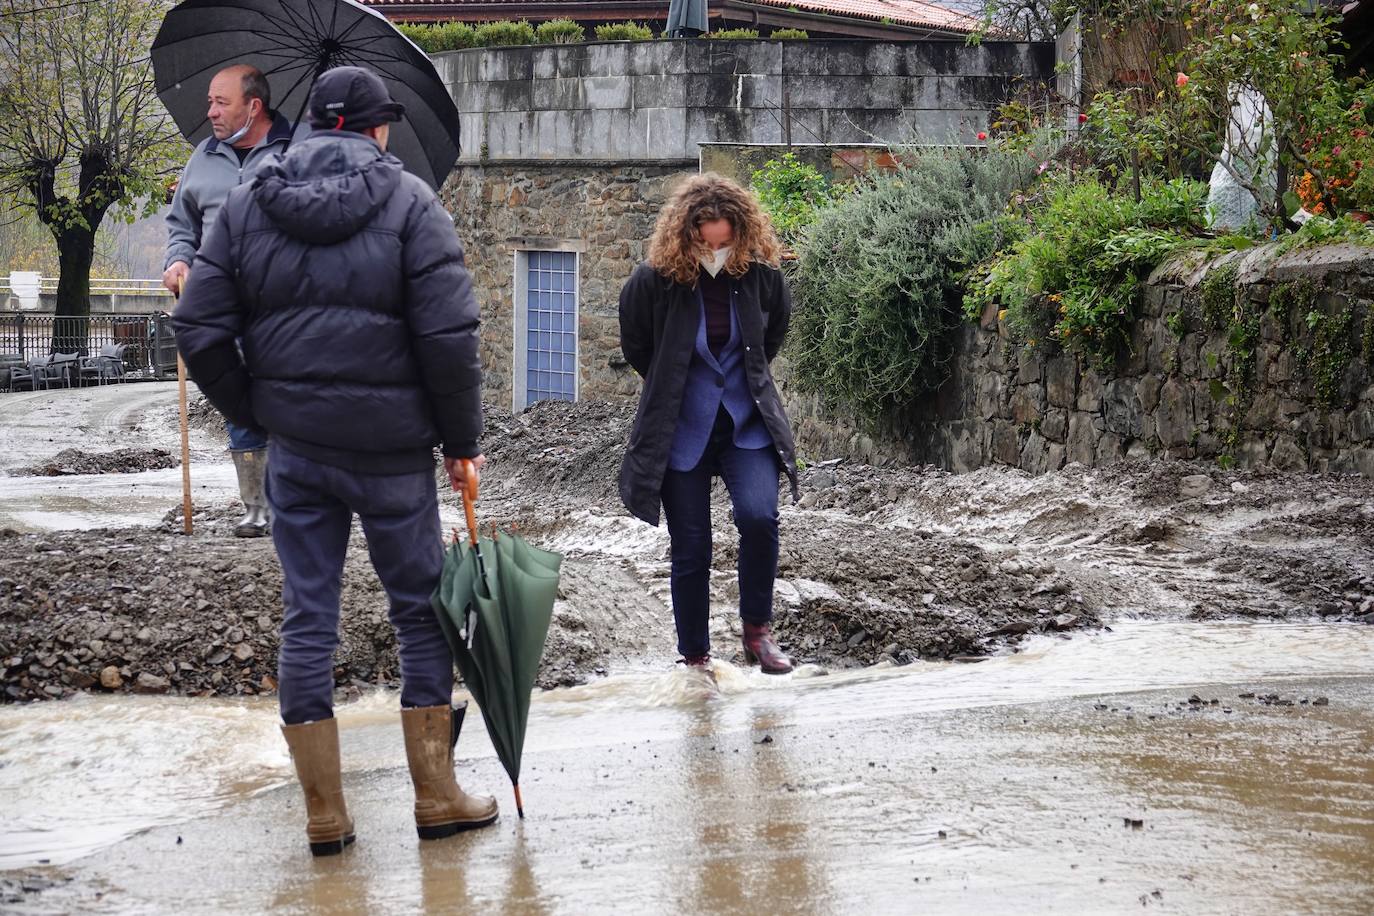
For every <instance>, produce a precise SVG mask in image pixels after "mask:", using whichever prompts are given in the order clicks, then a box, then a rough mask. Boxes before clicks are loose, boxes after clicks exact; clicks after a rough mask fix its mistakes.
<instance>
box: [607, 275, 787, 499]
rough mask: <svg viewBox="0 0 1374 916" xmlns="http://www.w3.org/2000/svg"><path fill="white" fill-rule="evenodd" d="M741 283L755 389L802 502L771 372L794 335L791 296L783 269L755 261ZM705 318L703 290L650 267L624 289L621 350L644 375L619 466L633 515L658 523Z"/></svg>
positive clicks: (739, 297) (748, 369)
mask: <svg viewBox="0 0 1374 916" xmlns="http://www.w3.org/2000/svg"><path fill="white" fill-rule="evenodd" d="M734 286H735V288H736V290H737V292H736V298H735V302H736V306H737V310H738V311H737V314H738V318H739V327H740V335H741V336H742V338H743V343H744V346H745V354H744V368H745V373H746V375H747V377H748V381H749V390H750V392H751V394H752V396H753V398H754V401H755V404H756V405H757V406H758V409H759V413H760V414H761V415H762V416H763V422H764V425H765V426H766V427H767V429H768V434H769V435H770V436H771V437H772V439H773V447H774V448H775V449H776V450H777V453H778V459H779V461H780V462H781V463H782V466H783V468H784V469H785V470H786V471H787V476H788V479H789V480H790V481H791V483H792V497H793V498H794V499H795V498H796V497H797V463H796V448H795V446H794V445H793V441H792V427H791V424H789V423H788V421H787V414H786V413H785V412H784V411H783V408H782V398H781V397H780V396H779V395H778V389H777V386H776V385H774V384H773V376H772V372H771V371H770V369H769V364H770V363H772V361H773V357H775V356H777V355H778V351H779V350H780V349H781V348H782V343H783V340H784V338H785V337H786V336H787V324H788V322H789V321H790V320H791V316H792V299H791V296H790V295H789V294H788V291H787V282H786V281H785V280H784V279H783V276H782V272H781V271H779V270H777V269H776V268H772V267H767V266H765V265H762V264H753V265H751V266H750V268H749V270H748V271H747V272H746V273H745V274H744V276H742V277H740V278H738V279H736V280H734ZM700 322H701V306H700V301H699V300H698V298H697V292H696V290H695V289H694V288H692V287H690V286H684V285H683V284H681V283H675V282H673V281H672V280H670V279H668V278H667V277H664V276H663V275H662V274H660V273H659V272H658V271H656V270H654V269H653V268H652V267H650V266H649V265H648V264H641V265H639V266H638V267H636V268H635V271H634V273H633V274H631V275H630V279H629V280H628V281H626V283H625V287H624V288H623V289H622V290H621V291H620V349H621V350H622V351H623V352H624V354H625V359H626V360H628V361H629V363H630V365H631V366H633V367H634V370H635V371H636V372H638V373H639V374H640V375H641V376H642V377H643V378H644V387H643V390H642V391H641V392H640V396H639V409H638V411H637V412H636V413H635V422H634V427H633V428H632V429H631V431H630V444H629V447H628V448H627V449H626V451H625V460H624V462H623V463H622V464H621V467H620V498H621V500H622V501H623V502H624V503H625V507H626V508H627V509H629V510H630V512H631V513H633V514H634V515H635V516H636V517H638V518H641V519H643V520H644V521H646V522H648V523H649V524H651V525H657V524H658V520H659V512H660V509H661V507H662V500H661V492H662V489H663V475H664V472H665V471H666V470H667V468H668V452H669V449H670V448H671V446H672V443H673V433H674V430H675V429H676V427H677V422H678V415H679V413H680V411H681V409H682V392H683V389H684V387H685V386H686V383H687V370H688V367H689V366H690V365H691V362H692V354H693V353H694V352H695V349H696V339H697V331H698V328H699V326H700Z"/></svg>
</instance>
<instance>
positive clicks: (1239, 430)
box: [791, 246, 1374, 476]
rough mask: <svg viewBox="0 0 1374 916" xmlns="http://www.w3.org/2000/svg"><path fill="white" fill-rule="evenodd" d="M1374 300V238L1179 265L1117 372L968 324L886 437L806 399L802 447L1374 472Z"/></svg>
mask: <svg viewBox="0 0 1374 916" xmlns="http://www.w3.org/2000/svg"><path fill="white" fill-rule="evenodd" d="M1218 270H1220V271H1227V272H1234V276H1235V284H1236V287H1237V288H1238V289H1239V291H1240V292H1239V295H1241V296H1243V297H1244V298H1245V300H1246V301H1247V302H1248V307H1249V308H1250V309H1252V310H1253V314H1255V315H1256V316H1257V317H1258V319H1259V322H1258V337H1257V342H1256V345H1255V347H1254V351H1253V353H1254V355H1253V363H1248V361H1247V363H1246V364H1248V365H1251V366H1252V369H1251V370H1250V371H1244V370H1245V365H1240V366H1238V365H1237V360H1244V359H1245V357H1244V356H1243V355H1241V351H1238V350H1237V349H1236V347H1235V345H1234V344H1233V342H1232V341H1231V339H1230V336H1231V334H1230V330H1229V328H1227V327H1223V326H1221V325H1222V322H1220V321H1209V320H1208V317H1207V315H1206V314H1205V313H1204V309H1203V308H1202V307H1201V301H1200V300H1201V298H1202V289H1203V284H1204V278H1205V277H1206V276H1207V275H1208V274H1209V272H1210V271H1218ZM1228 288H1229V284H1228ZM1371 300H1374V251H1371V250H1370V249H1368V248H1357V247H1353V246H1334V247H1330V248H1324V249H1315V250H1310V251H1302V252H1295V253H1290V254H1288V255H1285V256H1282V257H1277V258H1275V257H1274V255H1273V252H1272V250H1270V249H1265V248H1259V249H1252V250H1251V251H1250V252H1247V253H1243V254H1235V255H1231V256H1228V257H1227V258H1223V259H1220V260H1219V261H1216V262H1213V263H1212V264H1210V265H1200V264H1198V263H1196V262H1195V261H1190V260H1181V261H1177V262H1174V263H1172V264H1168V265H1165V266H1164V267H1162V268H1161V269H1160V270H1158V271H1156V272H1155V274H1154V275H1153V276H1152V277H1151V278H1150V279H1149V282H1148V283H1146V284H1145V285H1144V291H1143V298H1142V301H1141V303H1140V306H1141V313H1140V317H1139V320H1138V321H1137V322H1136V324H1135V326H1134V328H1133V333H1132V337H1131V348H1130V350H1131V351H1130V353H1128V354H1125V355H1123V357H1122V358H1121V359H1120V360H1119V362H1118V364H1117V366H1116V367H1115V369H1114V370H1113V371H1110V372H1103V371H1098V370H1096V369H1094V368H1093V367H1091V366H1090V365H1088V364H1087V363H1086V362H1085V361H1084V360H1083V359H1082V358H1081V357H1076V356H1074V355H1072V354H1067V353H1057V354H1047V353H1045V352H1043V351H1033V350H1029V349H1027V348H1024V347H1021V346H1019V345H1017V344H1015V343H1014V342H1013V341H1011V340H1010V338H1009V337H1008V336H1007V334H1006V333H1005V330H1004V329H999V328H997V327H995V326H994V327H991V328H987V327H979V326H976V325H973V324H969V325H967V326H965V327H964V328H963V329H962V330H961V331H960V340H959V349H958V354H957V355H956V357H955V360H954V362H953V366H954V371H953V374H952V376H951V377H950V379H949V380H948V381H947V382H946V383H945V385H944V386H942V387H941V388H940V390H939V391H937V392H935V393H934V394H933V395H932V396H930V397H929V398H927V399H926V400H925V401H923V403H922V404H921V405H919V407H918V408H917V409H916V410H914V411H913V412H912V413H911V414H910V415H909V416H906V417H902V418H899V419H898V420H896V421H894V423H893V425H892V427H891V428H890V429H889V430H888V431H887V436H880V437H878V439H877V441H875V440H874V439H872V438H869V437H867V436H865V435H864V434H863V433H862V432H860V431H858V430H855V429H854V428H852V426H849V425H848V424H847V423H846V422H845V421H844V420H843V419H836V418H834V417H833V416H831V415H827V413H826V412H825V411H824V410H822V409H820V408H819V407H818V406H817V405H816V404H815V403H814V401H807V400H805V399H801V398H798V397H796V396H793V397H792V398H791V401H792V404H791V410H792V414H793V417H792V419H793V422H794V423H795V424H796V425H797V427H798V431H799V438H800V440H801V441H800V447H801V449H802V453H803V455H804V456H805V455H806V454H807V452H811V453H812V454H813V455H816V456H818V457H828V456H830V455H834V454H840V453H849V454H854V455H856V456H858V457H862V458H865V459H866V460H881V459H882V458H886V457H892V458H899V459H901V460H905V461H913V462H925V463H931V464H936V465H939V466H942V467H945V468H948V469H951V470H954V471H968V470H972V469H974V468H977V467H981V466H984V465H989V464H1002V465H1011V466H1013V467H1019V468H1023V469H1024V470H1027V471H1030V472H1032V473H1043V472H1046V471H1052V470H1057V469H1058V468H1060V467H1063V466H1064V465H1065V464H1067V463H1069V462H1079V463H1081V464H1084V465H1104V464H1109V463H1111V462H1113V461H1117V460H1120V459H1122V458H1126V457H1149V456H1165V457H1174V458H1221V457H1222V456H1227V459H1226V460H1231V461H1234V462H1235V463H1236V464H1237V465H1240V466H1257V465H1263V466H1269V467H1274V468H1278V469H1283V470H1307V471H1316V472H1323V473H1325V472H1333V473H1360V474H1364V475H1366V476H1374V352H1372V351H1374V314H1371V305H1370V303H1371ZM1238 372H1239V375H1238ZM1238 378H1244V379H1247V380H1248V381H1245V382H1243V383H1242V382H1238V381H1237V379H1238Z"/></svg>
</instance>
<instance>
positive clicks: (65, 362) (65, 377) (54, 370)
mask: <svg viewBox="0 0 1374 916" xmlns="http://www.w3.org/2000/svg"><path fill="white" fill-rule="evenodd" d="M80 360H81V357H80V356H78V355H77V354H75V353H54V354H53V355H52V356H50V357H48V362H47V364H46V365H44V366H42V367H40V371H41V372H42V379H41V382H42V386H43V387H44V388H51V387H52V386H53V383H54V382H57V383H59V384H61V386H62V387H63V388H70V387H71V385H72V382H73V381H74V380H75V378H76V373H77V369H78V368H79V367H80ZM30 365H32V363H30ZM34 381H35V382H38V381H40V380H39V379H38V378H37V376H35V378H34Z"/></svg>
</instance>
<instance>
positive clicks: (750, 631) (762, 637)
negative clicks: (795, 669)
mask: <svg viewBox="0 0 1374 916" xmlns="http://www.w3.org/2000/svg"><path fill="white" fill-rule="evenodd" d="M741 622H742V623H743V624H744V657H745V659H746V660H747V661H750V662H758V663H759V670H761V671H762V672H763V673H764V674H787V673H789V672H791V670H792V660H791V659H789V658H788V657H787V656H786V655H783V654H782V650H781V649H779V648H778V644H777V643H776V642H774V641H773V630H772V628H771V627H769V626H768V624H766V623H749V622H748V621H747V620H746V621H741Z"/></svg>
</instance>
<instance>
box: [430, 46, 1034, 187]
mask: <svg viewBox="0 0 1374 916" xmlns="http://www.w3.org/2000/svg"><path fill="white" fill-rule="evenodd" d="M435 65H436V67H437V68H438V70H439V73H440V75H441V76H442V78H443V79H444V81H445V83H446V84H447V85H448V86H449V89H450V91H451V92H452V94H453V97H454V100H455V101H456V102H457V105H458V110H459V112H460V113H461V116H462V125H463V144H462V145H463V150H462V155H461V158H460V162H461V163H477V162H486V161H512V160H559V161H564V162H568V163H573V162H578V161H600V162H610V161H615V162H628V161H680V160H694V159H696V157H697V153H698V144H700V143H704V142H714V143H786V142H789V141H790V142H793V143H823V144H855V143H868V142H875V141H876V142H884V143H903V142H909V141H930V142H941V143H943V142H960V143H962V142H968V140H969V139H970V138H971V137H973V136H974V135H975V134H976V133H977V131H979V130H981V129H983V128H984V127H985V126H986V125H987V123H988V113H989V111H990V110H992V109H994V108H996V107H997V105H999V104H1000V103H1001V102H1003V101H1005V100H1006V99H1007V97H1008V96H1009V95H1011V94H1012V92H1013V91H1015V88H1016V87H1019V86H1024V85H1026V84H1027V83H1030V82H1037V81H1048V80H1050V79H1052V78H1053V71H1054V47H1053V45H1050V44H1024V43H1009V42H987V43H984V44H982V45H980V46H978V47H971V46H969V45H966V44H964V43H962V42H953V41H922V42H904V43H894V42H854V41H792V42H788V41H703V40H695V39H692V40H676V41H664V40H659V41H647V42H602V43H595V42H593V43H588V44H579V45H566V46H560V45H548V46H542V47H518V48H478V49H472V50H467V51H453V52H449V53H445V54H439V55H436V56H435Z"/></svg>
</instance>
